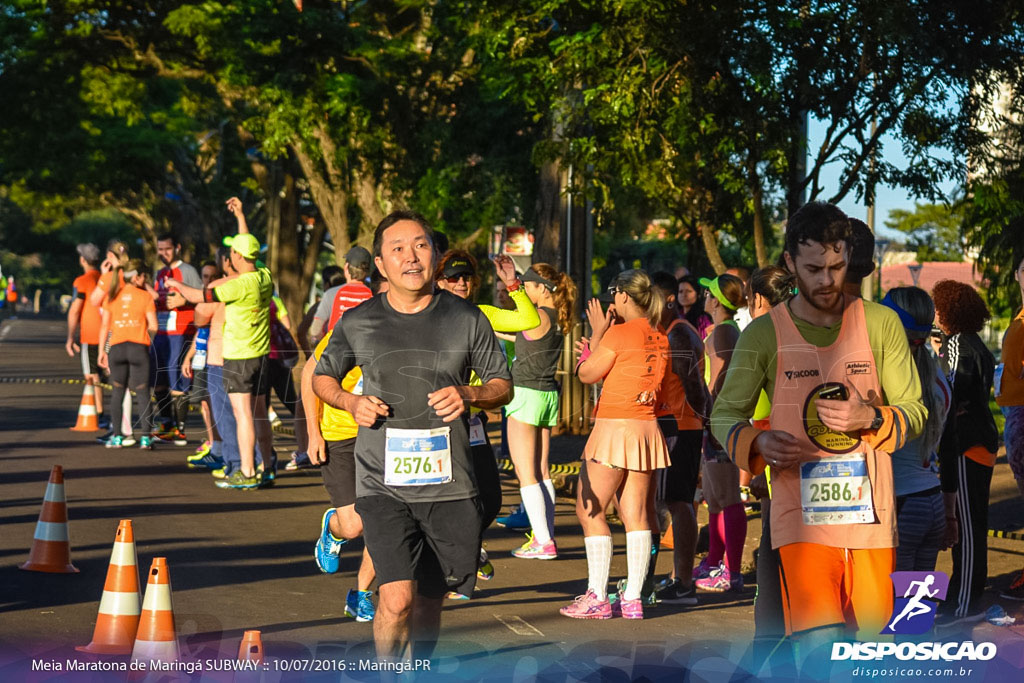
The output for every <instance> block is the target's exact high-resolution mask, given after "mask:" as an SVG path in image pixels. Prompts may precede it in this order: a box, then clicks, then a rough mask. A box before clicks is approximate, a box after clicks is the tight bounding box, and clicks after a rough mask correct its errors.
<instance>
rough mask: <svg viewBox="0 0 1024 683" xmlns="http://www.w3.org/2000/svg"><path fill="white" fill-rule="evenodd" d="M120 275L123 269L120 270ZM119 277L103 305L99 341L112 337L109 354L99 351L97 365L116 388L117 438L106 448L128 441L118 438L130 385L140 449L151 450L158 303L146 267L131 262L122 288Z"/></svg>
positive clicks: (113, 412)
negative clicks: (151, 371)
mask: <svg viewBox="0 0 1024 683" xmlns="http://www.w3.org/2000/svg"><path fill="white" fill-rule="evenodd" d="M117 270H118V271H120V267H118V268H117ZM119 274H120V273H119V272H118V273H115V277H114V279H113V283H112V284H111V289H110V297H109V298H108V299H107V301H106V302H104V304H103V308H102V322H101V323H100V339H107V335H108V334H109V335H110V341H109V346H110V350H109V351H107V348H106V346H105V345H103V346H101V347H100V353H99V358H98V359H97V363H98V364H99V366H100V367H101V368H106V369H107V371H108V372H109V373H110V382H111V384H113V385H114V391H113V395H112V397H111V401H112V404H111V407H110V412H111V418H112V419H111V423H110V424H111V426H112V427H113V428H114V431H115V434H114V435H113V436H112V437H110V440H109V441H107V448H121V447H122V445H123V444H122V441H123V440H124V439H125V437H131V436H132V435H131V434H123V435H122V434H117V433H116V432H117V431H119V430H120V429H121V411H122V405H121V404H122V401H123V399H124V393H125V389H126V387H127V386H128V381H129V380H131V387H132V389H133V390H134V391H135V401H136V404H135V405H136V409H137V410H138V414H139V421H140V422H141V425H140V426H141V430H142V438H141V440H140V442H139V445H140V447H141V448H146V449H150V448H152V447H153V446H152V442H151V437H150V432H151V431H152V427H153V425H152V424H151V422H152V411H151V409H150V403H149V393H150V390H149V338H150V335H151V334H154V333H156V330H157V325H156V303H155V302H154V300H153V296H152V295H151V294H150V292H149V291H148V289H147V287H146V271H145V264H144V263H143V262H142V261H140V260H139V259H133V260H131V261H129V262H128V266H127V268H126V269H125V272H124V284H123V285H121V284H119V283H120V278H119V277H118V275H119Z"/></svg>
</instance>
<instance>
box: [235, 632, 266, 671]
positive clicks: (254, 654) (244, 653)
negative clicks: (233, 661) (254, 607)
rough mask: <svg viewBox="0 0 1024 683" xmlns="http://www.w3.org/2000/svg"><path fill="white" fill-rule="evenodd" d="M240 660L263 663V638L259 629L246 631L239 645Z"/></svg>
mask: <svg viewBox="0 0 1024 683" xmlns="http://www.w3.org/2000/svg"><path fill="white" fill-rule="evenodd" d="M238 661H240V662H256V663H257V664H262V663H263V639H262V638H261V637H260V632H259V631H246V632H245V634H244V635H243V636H242V644H241V645H239V646H238Z"/></svg>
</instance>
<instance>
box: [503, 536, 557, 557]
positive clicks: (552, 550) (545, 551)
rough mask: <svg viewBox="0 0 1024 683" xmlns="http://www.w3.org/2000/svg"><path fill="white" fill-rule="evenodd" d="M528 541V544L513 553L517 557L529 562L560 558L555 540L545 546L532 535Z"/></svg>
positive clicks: (528, 537)
mask: <svg viewBox="0 0 1024 683" xmlns="http://www.w3.org/2000/svg"><path fill="white" fill-rule="evenodd" d="M527 539H528V540H527V541H526V543H524V544H523V545H522V546H520V547H519V548H516V549H515V550H513V551H512V554H513V555H514V556H515V557H522V558H525V559H529V560H554V559H555V558H557V557H558V548H556V547H555V541H554V540H553V539H552V540H550V541H548V542H547V543H545V544H543V545H541V544H540V543H538V542H537V539H535V538H534V537H533V533H530V534H529V535H528V536H527Z"/></svg>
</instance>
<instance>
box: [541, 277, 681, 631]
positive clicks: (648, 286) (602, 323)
mask: <svg viewBox="0 0 1024 683" xmlns="http://www.w3.org/2000/svg"><path fill="white" fill-rule="evenodd" d="M611 292H612V299H613V304H612V306H611V307H610V308H609V309H608V311H607V312H603V311H602V310H601V304H600V302H599V301H598V300H597V299H591V301H590V303H589V305H588V306H587V318H588V320H589V321H590V326H591V328H592V329H593V334H592V336H591V338H590V339H589V340H587V339H582V340H580V342H579V344H578V345H577V350H578V351H579V353H580V359H579V362H578V363H577V365H576V374H577V375H578V376H579V378H580V381H581V382H583V383H584V384H596V383H597V382H600V381H602V380H603V381H604V385H603V387H602V390H601V397H600V400H599V401H598V404H597V413H596V420H595V423H594V429H593V430H592V431H591V432H590V437H589V438H588V439H587V445H586V447H585V448H584V450H583V467H582V468H581V470H580V480H579V489H578V494H577V498H576V516H577V518H578V519H579V521H580V525H581V526H582V527H583V535H584V545H585V547H586V553H587V568H588V572H589V579H588V583H587V591H586V593H584V594H583V595H581V596H579V597H578V598H576V600H575V602H573V603H572V604H571V605H567V606H566V607H563V608H562V609H561V610H560V611H561V613H562V614H563V615H565V616H567V617H572V618H574V619H608V618H610V617H611V616H612V606H611V604H610V603H609V601H608V574H609V572H610V570H611V562H612V536H611V530H610V529H609V527H608V521H607V519H606V517H605V510H606V509H607V508H608V504H609V503H610V502H611V501H612V499H613V498H615V499H616V500H617V502H618V508H619V516H620V517H621V518H622V521H623V523H624V525H625V527H626V563H627V568H628V571H627V577H626V587H625V590H624V591H623V593H622V596H621V600H619V601H618V602H617V603H616V607H617V609H618V611H619V612H620V614H621V615H622V616H623V617H624V618H626V619H643V617H644V608H643V604H642V600H641V599H640V593H641V589H642V587H643V582H644V576H645V575H646V574H647V566H648V563H649V562H650V560H651V542H652V539H651V526H650V520H649V519H648V517H647V497H648V492H649V491H650V488H651V481H652V479H653V478H654V472H655V470H657V469H660V468H662V467H668V465H669V453H668V446H667V445H666V443H665V437H664V436H663V435H662V433H661V430H660V429H658V423H657V420H656V418H655V415H654V410H655V407H656V404H657V396H658V391H659V390H660V388H661V383H662V379H663V378H664V375H665V371H666V368H667V367H668V355H669V345H668V338H667V337H666V336H665V334H664V333H662V332H661V331H660V330H659V329H658V324H659V323H660V321H661V313H662V309H663V308H664V307H665V300H664V298H663V297H662V295H661V292H660V291H659V290H658V289H657V288H655V287H654V286H653V285H652V283H651V279H650V277H648V275H647V273H645V272H644V271H642V270H627V271H626V272H624V273H621V274H619V276H618V277H616V278H615V280H614V281H613V283H612V287H611ZM616 317H617V318H619V319H621V320H622V323H621V324H615V322H614V321H615V319H616Z"/></svg>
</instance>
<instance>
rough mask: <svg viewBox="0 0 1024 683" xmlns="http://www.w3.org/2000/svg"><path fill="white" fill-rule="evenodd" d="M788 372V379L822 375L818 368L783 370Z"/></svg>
mask: <svg viewBox="0 0 1024 683" xmlns="http://www.w3.org/2000/svg"><path fill="white" fill-rule="evenodd" d="M783 372H784V373H785V374H786V379H800V378H801V377H820V376H821V373H820V372H819V371H818V370H812V369H808V370H783Z"/></svg>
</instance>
